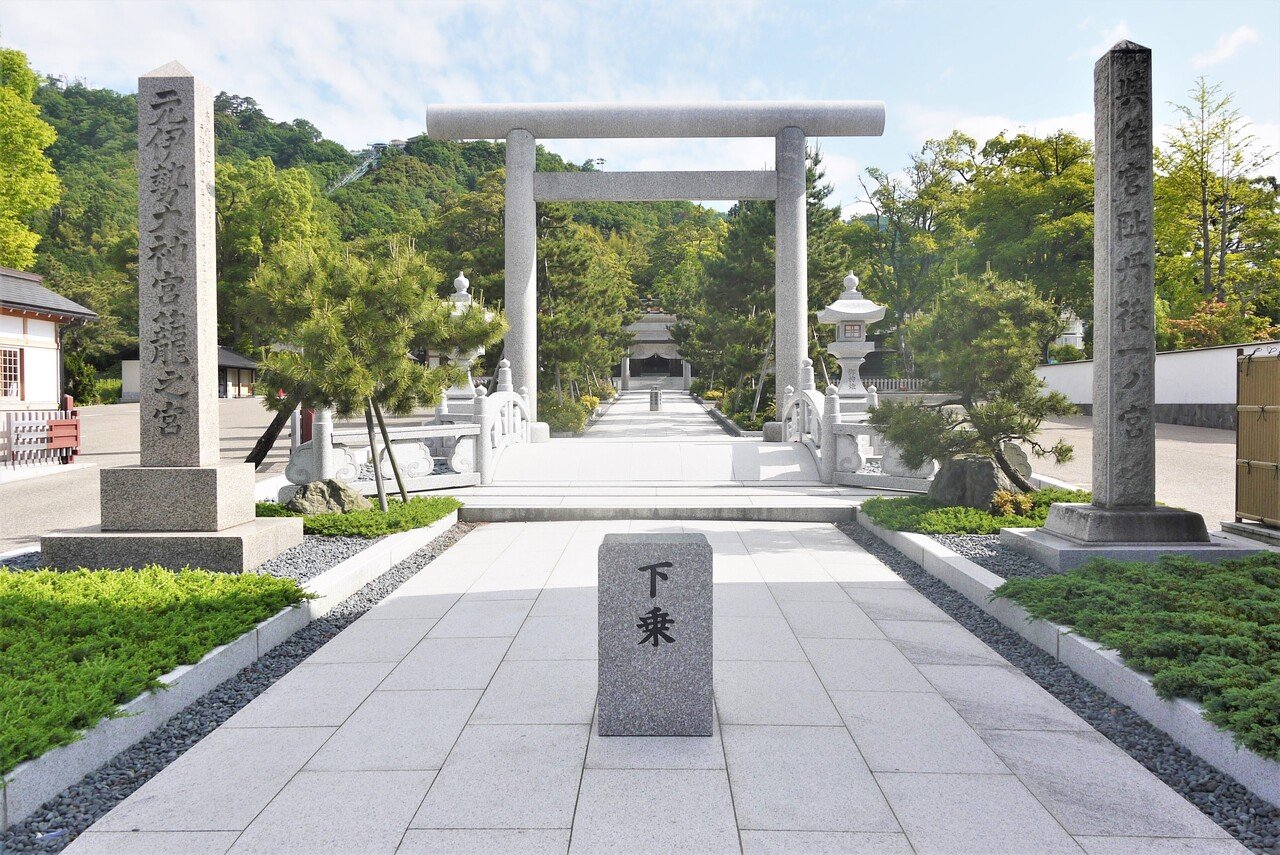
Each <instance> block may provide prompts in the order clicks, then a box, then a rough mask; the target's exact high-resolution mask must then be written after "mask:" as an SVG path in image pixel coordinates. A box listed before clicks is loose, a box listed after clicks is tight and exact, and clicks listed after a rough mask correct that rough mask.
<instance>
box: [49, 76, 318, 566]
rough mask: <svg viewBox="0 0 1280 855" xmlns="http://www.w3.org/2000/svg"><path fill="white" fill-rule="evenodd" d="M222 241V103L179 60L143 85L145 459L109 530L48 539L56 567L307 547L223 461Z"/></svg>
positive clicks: (244, 555)
mask: <svg viewBox="0 0 1280 855" xmlns="http://www.w3.org/2000/svg"><path fill="white" fill-rule="evenodd" d="M216 238H217V235H216V233H215V230H214V178H213V96H212V95H211V94H210V91H209V89H207V88H206V87H205V86H204V85H202V84H201V83H200V82H199V81H197V80H196V79H195V78H194V77H193V76H192V75H191V72H189V71H187V70H186V69H185V68H183V67H182V66H181V65H180V64H178V63H176V62H171V63H169V64H168V65H165V66H162V67H160V68H157V69H156V70H155V71H152V72H151V73H149V74H146V75H143V76H142V77H140V78H138V349H139V351H140V353H139V356H140V359H139V362H140V372H139V385H140V389H139V393H140V394H139V438H140V440H141V448H140V451H141V453H140V460H141V465H139V466H119V467H115V468H111V469H104V470H103V471H102V474H101V476H100V482H101V485H100V492H99V506H100V511H101V518H102V524H101V526H100V529H99V530H98V531H87V532H86V531H77V532H53V533H51V534H49V535H46V536H45V537H43V538H41V551H42V552H43V558H44V560H45V561H47V562H48V563H49V565H50V566H54V567H62V568H73V567H141V566H144V565H146V564H160V565H162V566H165V567H174V568H178V567H184V566H191V567H202V568H204V569H206V570H226V571H233V572H240V571H244V570H250V569H252V568H254V567H257V566H258V565H259V564H261V563H262V562H263V561H266V560H267V559H269V558H272V557H274V556H275V555H278V554H279V553H280V552H282V551H283V550H285V549H288V548H290V547H291V546H295V545H296V544H298V543H300V542H301V541H302V522H301V520H298V519H296V518H272V519H261V520H259V519H256V518H255V516H254V503H253V499H254V468H253V465H252V464H249V463H243V462H241V461H238V460H229V461H222V460H220V459H219V441H218V440H219V438H218V385H217V384H218V377H217V371H218V364H217V354H218V338H217V329H218V317H217V299H216V294H217V276H216V272H215V263H216V262H215V258H216V255H217V248H216V244H215V241H216ZM281 519H287V520H288V522H289V524H288V525H279V524H278V523H279V520H281Z"/></svg>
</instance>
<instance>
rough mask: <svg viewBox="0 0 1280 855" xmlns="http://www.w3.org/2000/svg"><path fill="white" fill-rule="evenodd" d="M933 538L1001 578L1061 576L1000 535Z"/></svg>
mask: <svg viewBox="0 0 1280 855" xmlns="http://www.w3.org/2000/svg"><path fill="white" fill-rule="evenodd" d="M930 537H932V538H933V539H934V540H936V541H938V543H941V544H942V545H943V546H945V547H946V548H947V549H950V550H951V551H952V552H958V553H959V554H961V555H963V556H964V557H965V558H968V559H969V560H970V561H972V562H973V563H974V564H977V565H978V566H980V567H985V568H986V569H988V570H990V571H991V572H992V573H995V574H996V575H997V576H999V577H1000V578H1001V579H1014V578H1018V577H1029V578H1038V577H1040V576H1056V575H1058V573H1057V571H1056V570H1054V569H1052V568H1051V567H1049V566H1048V565H1047V564H1041V563H1040V562H1039V561H1037V560H1035V559H1034V558H1032V557H1031V556H1030V555H1023V554H1022V553H1021V552H1018V551H1017V550H1014V549H1010V548H1009V547H1007V546H1005V545H1004V544H1003V543H1001V542H1000V535H998V534H934V535H930Z"/></svg>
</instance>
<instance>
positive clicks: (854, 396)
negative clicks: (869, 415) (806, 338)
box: [818, 273, 884, 413]
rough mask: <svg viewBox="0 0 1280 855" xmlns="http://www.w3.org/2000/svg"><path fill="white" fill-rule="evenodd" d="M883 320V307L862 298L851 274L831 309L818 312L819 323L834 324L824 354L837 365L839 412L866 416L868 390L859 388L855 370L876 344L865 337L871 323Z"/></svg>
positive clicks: (860, 385) (860, 380) (828, 307)
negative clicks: (833, 330)
mask: <svg viewBox="0 0 1280 855" xmlns="http://www.w3.org/2000/svg"><path fill="white" fill-rule="evenodd" d="M882 318H884V306H878V305H876V304H875V303H873V302H871V301H870V300H868V299H867V298H866V297H864V296H862V294H861V293H859V291H858V277H857V276H854V275H853V274H852V273H850V274H849V275H848V276H846V277H845V278H844V293H843V294H841V295H840V297H839V299H837V300H836V301H835V302H834V303H832V304H831V305H830V306H827V307H826V308H825V309H823V310H822V311H820V312H818V323H820V324H835V327H836V338H835V341H833V342H831V344H829V345H827V352H828V353H830V354H831V355H832V356H834V357H835V358H836V362H838V363H839V364H840V385H839V386H838V387H837V394H838V395H839V398H840V412H841V413H865V412H866V411H867V406H868V405H867V389H866V387H864V386H863V385H862V378H861V377H860V376H859V375H858V368H859V366H861V365H862V362H863V360H864V359H866V357H867V354H868V353H870V352H871V351H873V350H875V343H874V342H872V341H871V338H870V337H869V336H868V335H867V328H868V327H869V326H871V324H873V323H875V322H876V321H878V320H881V319H882Z"/></svg>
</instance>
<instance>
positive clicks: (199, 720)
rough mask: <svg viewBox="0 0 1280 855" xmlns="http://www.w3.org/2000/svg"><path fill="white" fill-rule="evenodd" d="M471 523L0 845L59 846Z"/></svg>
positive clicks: (17, 849)
mask: <svg viewBox="0 0 1280 855" xmlns="http://www.w3.org/2000/svg"><path fill="white" fill-rule="evenodd" d="M477 525H478V524H477V523H458V524H457V525H455V526H453V527H452V528H450V529H449V530H448V531H447V532H445V533H444V534H443V535H441V536H440V537H438V538H436V539H435V540H433V541H431V543H429V544H427V545H426V546H424V547H423V548H422V549H419V550H418V551H417V552H415V553H413V555H410V556H409V557H408V558H406V559H405V560H404V561H401V562H400V563H399V564H397V565H396V566H394V567H392V568H391V569H390V570H388V571H387V572H386V573H383V574H382V575H381V576H379V577H378V578H377V579H374V580H373V581H371V582H369V583H368V584H367V585H365V586H364V587H363V588H361V589H360V590H359V591H356V592H355V593H354V594H352V595H351V596H350V597H348V598H347V599H345V600H343V601H342V602H341V603H339V604H338V605H337V606H336V607H335V608H334V609H333V611H331V612H329V614H327V615H325V616H324V617H322V618H319V619H318V620H314V621H312V622H311V623H309V624H307V625H306V626H305V627H303V628H302V629H300V630H298V632H296V633H294V635H293V636H291V637H290V638H289V639H288V640H286V641H285V642H284V643H282V644H281V645H280V646H278V647H276V648H275V649H273V650H272V651H270V652H269V653H267V655H266V656H263V657H262V658H261V659H259V660H258V661H257V662H255V663H254V664H252V665H250V666H249V667H247V668H245V669H244V670H243V671H241V672H240V673H239V674H237V675H236V676H234V677H232V678H231V679H230V680H227V681H226V682H224V683H222V684H221V685H219V686H217V687H215V688H214V689H213V690H212V691H210V692H209V693H208V694H206V695H205V696H204V697H202V698H200V699H199V700H197V701H196V702H195V703H193V704H191V705H190V706H188V707H187V708H186V709H184V710H182V711H181V712H179V713H177V714H176V715H175V716H173V718H171V719H169V720H168V721H167V722H165V723H164V724H163V725H161V726H160V727H159V728H157V729H156V730H154V731H152V732H151V733H150V734H149V735H148V736H147V737H146V738H145V739H143V740H142V741H141V742H139V743H138V744H136V745H134V746H133V747H132V748H129V749H126V750H125V751H123V752H121V753H120V754H118V755H116V757H114V758H113V759H112V760H111V761H110V762H108V763H107V764H106V765H105V766H102V767H101V768H99V769H98V770H97V771H95V772H92V773H90V774H89V775H86V776H85V777H84V778H83V779H82V780H81V781H80V782H79V783H77V784H74V785H72V786H70V787H68V788H67V789H66V790H64V791H63V792H62V793H61V794H60V795H58V796H57V797H55V798H54V799H52V800H50V801H49V802H47V803H46V804H45V805H44V806H43V807H42V808H41V809H40V810H39V811H37V812H36V813H35V814H33V815H32V816H31V817H29V818H28V819H27V821H26V822H24V823H22V824H21V825H16V826H14V827H13V828H11V829H9V830H8V831H7V832H5V833H4V834H3V836H0V852H3V853H6V855H7V853H28V852H40V853H45V852H60V851H61V850H62V849H63V848H64V847H66V846H67V844H69V843H70V842H71V841H72V840H74V839H75V837H76V835H78V834H80V833H81V832H82V831H84V830H85V829H86V828H88V827H89V826H90V825H92V824H93V823H94V822H95V821H97V820H98V819H99V818H100V817H101V816H102V815H103V814H105V813H106V812H107V811H109V810H111V808H113V807H115V806H116V805H117V804H119V803H120V802H121V801H123V800H124V799H125V798H126V797H127V796H128V795H129V794H130V793H132V792H133V791H134V790H136V789H138V788H139V787H141V786H142V785H143V784H145V783H146V782H147V781H149V780H150V779H151V778H152V777H153V776H154V775H155V774H156V773H157V772H159V771H160V770H161V769H163V768H164V767H165V766H167V765H169V764H170V763H172V762H173V761H174V760H176V759H178V757H180V756H182V754H183V753H184V752H185V751H186V750H187V749H188V748H190V747H191V746H193V745H195V744H196V743H197V742H199V741H200V740H201V739H203V738H204V737H205V736H206V735H208V734H209V733H210V732H212V731H213V730H214V728H216V727H217V726H218V725H220V724H222V723H223V722H224V721H226V720H227V719H229V718H230V717H231V716H232V715H234V714H235V713H236V712H237V711H238V710H240V709H241V708H243V707H244V706H245V705H247V704H248V703H249V702H250V701H252V700H253V699H254V698H256V697H257V696H258V695H260V694H262V692H263V691H265V690H266V689H267V688H268V687H269V686H270V685H271V684H272V683H274V682H275V681H276V680H279V679H280V678H281V677H283V676H284V675H285V674H287V673H289V672H290V671H291V670H293V668H294V666H295V665H298V664H299V663H301V662H302V661H303V660H304V659H306V658H307V657H308V656H310V655H311V654H312V653H315V652H316V651H317V650H319V649H320V647H321V646H322V645H324V644H325V642H327V641H329V640H330V639H331V638H333V637H334V636H335V635H337V634H338V633H339V632H341V631H342V630H343V629H345V628H346V627H347V626H349V625H350V624H351V623H352V622H353V621H355V620H356V619H357V618H359V617H360V616H361V615H363V614H364V613H365V612H367V611H369V609H371V608H373V607H374V606H375V605H377V604H378V603H379V602H381V601H382V599H383V598H384V597H386V596H387V595H388V594H390V593H391V592H392V591H394V590H395V589H396V588H398V587H400V586H401V585H402V584H403V583H404V582H405V581H406V580H407V579H409V578H410V577H411V576H413V575H414V574H415V573H417V572H418V571H419V570H421V569H422V568H423V567H425V566H426V565H427V564H429V563H431V561H433V560H434V559H435V558H437V557H438V556H439V555H440V554H441V553H443V552H444V551H445V550H446V549H448V548H449V547H450V546H452V545H453V544H454V543H456V542H457V541H458V540H459V539H460V538H462V536H463V535H465V534H466V533H467V532H469V531H471V530H472V529H474V528H476V527H477Z"/></svg>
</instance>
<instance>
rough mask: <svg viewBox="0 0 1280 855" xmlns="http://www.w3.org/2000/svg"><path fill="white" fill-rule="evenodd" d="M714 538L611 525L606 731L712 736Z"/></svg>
mask: <svg viewBox="0 0 1280 855" xmlns="http://www.w3.org/2000/svg"><path fill="white" fill-rule="evenodd" d="M711 562H712V554H711V545H710V544H709V543H708V542H707V538H706V535H703V534H606V535H605V537H604V542H603V543H602V544H601V545H600V553H599V566H600V569H599V577H600V589H599V600H600V602H599V633H600V638H599V641H600V653H599V658H600V691H599V707H600V714H599V718H598V729H599V733H600V735H601V736H710V735H711V728H712V719H713V718H714V716H715V711H714V706H713V704H712V694H711V671H712V664H711V632H712V596H711V591H712V576H711V570H712V567H711Z"/></svg>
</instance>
